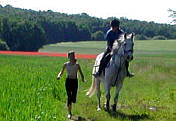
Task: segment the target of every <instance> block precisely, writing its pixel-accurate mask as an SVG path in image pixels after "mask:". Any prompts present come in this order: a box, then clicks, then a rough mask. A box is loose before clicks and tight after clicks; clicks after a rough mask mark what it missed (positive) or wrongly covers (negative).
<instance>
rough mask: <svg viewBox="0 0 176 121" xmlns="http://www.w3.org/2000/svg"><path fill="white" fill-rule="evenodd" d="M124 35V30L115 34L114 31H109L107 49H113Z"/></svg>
mask: <svg viewBox="0 0 176 121" xmlns="http://www.w3.org/2000/svg"><path fill="white" fill-rule="evenodd" d="M122 33H124V31H123V30H122V29H119V30H118V32H114V31H112V29H109V30H108V31H107V33H106V40H107V47H111V48H112V46H113V43H114V41H115V40H116V39H119V37H120V35H121V34H122Z"/></svg>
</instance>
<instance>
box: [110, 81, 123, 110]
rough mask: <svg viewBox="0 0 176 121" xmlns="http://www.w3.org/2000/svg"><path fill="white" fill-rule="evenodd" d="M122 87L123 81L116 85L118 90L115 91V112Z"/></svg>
mask: <svg viewBox="0 0 176 121" xmlns="http://www.w3.org/2000/svg"><path fill="white" fill-rule="evenodd" d="M121 87H122V81H119V83H118V84H117V85H116V90H115V95H114V104H113V105H112V110H113V111H116V107H117V101H118V97H119V92H120V89H121Z"/></svg>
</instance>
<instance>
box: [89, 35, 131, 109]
mask: <svg viewBox="0 0 176 121" xmlns="http://www.w3.org/2000/svg"><path fill="white" fill-rule="evenodd" d="M133 45H134V34H133V33H131V34H129V35H128V36H127V35H126V34H123V35H122V36H121V39H119V40H118V41H115V42H114V45H113V50H112V58H111V60H110V62H109V63H108V65H107V67H106V68H105V72H104V73H103V72H102V73H101V75H100V76H99V77H96V78H95V77H94V76H92V85H91V87H90V89H89V91H88V92H87V93H86V95H89V96H90V97H91V96H92V95H93V93H94V91H95V89H96V94H97V101H98V105H97V111H99V110H101V109H100V96H101V92H100V82H103V84H104V88H105V95H106V103H105V105H104V108H105V110H107V111H109V102H110V89H111V87H112V86H116V89H115V95H114V104H113V105H112V110H113V111H116V104H117V100H118V95H119V91H120V89H121V87H122V84H123V80H124V78H125V77H126V75H127V70H126V66H125V61H126V60H127V61H131V60H132V58H133ZM102 56H103V53H101V54H99V55H98V56H97V57H96V60H95V65H94V67H93V73H96V72H97V71H98V68H99V64H100V60H101V58H102Z"/></svg>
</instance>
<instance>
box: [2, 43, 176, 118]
mask: <svg viewBox="0 0 176 121" xmlns="http://www.w3.org/2000/svg"><path fill="white" fill-rule="evenodd" d="M175 47H176V40H165V41H161V40H158V41H156V40H155V41H152V40H151V41H136V42H135V53H134V60H133V61H132V62H131V63H130V70H131V71H132V72H134V73H135V77H133V78H130V79H129V78H126V79H125V80H124V84H123V87H122V89H121V91H120V95H119V100H118V104H117V112H116V113H112V112H110V113H108V112H105V111H104V110H101V111H100V112H97V111H96V95H94V96H93V97H92V98H88V97H86V96H85V93H86V90H88V88H89V87H90V85H91V71H92V66H93V64H94V60H89V59H78V62H79V63H80V65H81V68H82V70H83V73H84V75H85V79H86V80H87V82H85V83H83V82H81V81H79V90H78V95H77V103H76V104H74V105H73V112H72V113H73V115H74V116H76V117H77V118H78V117H79V121H88V120H89V121H122V120H124V121H126V120H127V121H138V120H144V121H149V120H155V121H166V120H167V121H174V120H176V48H175ZM104 48H105V42H103V41H101V42H78V43H60V44H55V45H48V46H45V47H44V48H42V49H40V51H42V52H67V51H68V50H75V51H76V52H77V53H88V54H93V53H94V54H95V53H99V52H101V51H103V50H104ZM65 61H67V59H66V58H61V57H45V56H12V55H0V121H67V119H66V115H67V108H66V101H65V100H66V93H65V88H64V82H65V75H64V76H63V77H62V78H61V79H60V80H56V75H57V73H58V72H59V71H60V69H61V67H62V64H63V63H64V62H65ZM85 63H86V64H85ZM79 80H80V79H79ZM101 90H102V97H101V104H102V106H103V102H104V100H105V97H104V89H103V85H101ZM113 93H114V88H113V89H112V91H111V104H112V101H113V95H114V94H113Z"/></svg>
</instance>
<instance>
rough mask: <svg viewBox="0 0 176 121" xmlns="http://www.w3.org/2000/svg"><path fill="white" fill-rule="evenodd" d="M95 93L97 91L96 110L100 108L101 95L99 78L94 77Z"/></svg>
mask: <svg viewBox="0 0 176 121" xmlns="http://www.w3.org/2000/svg"><path fill="white" fill-rule="evenodd" d="M96 93H97V103H98V104H97V111H100V110H101V106H100V97H101V92H100V80H98V79H96Z"/></svg>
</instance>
